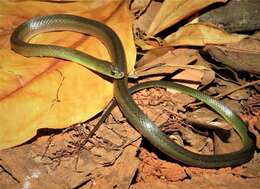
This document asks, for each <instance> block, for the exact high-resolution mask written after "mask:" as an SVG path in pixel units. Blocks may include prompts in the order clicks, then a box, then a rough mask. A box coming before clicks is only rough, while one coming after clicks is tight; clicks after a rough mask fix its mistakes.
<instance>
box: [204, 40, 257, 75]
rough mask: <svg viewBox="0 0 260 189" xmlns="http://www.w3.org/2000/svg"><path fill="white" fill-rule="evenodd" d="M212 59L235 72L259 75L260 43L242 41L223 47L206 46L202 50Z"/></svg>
mask: <svg viewBox="0 0 260 189" xmlns="http://www.w3.org/2000/svg"><path fill="white" fill-rule="evenodd" d="M204 51H206V52H208V53H209V54H210V56H212V58H214V59H215V60H217V61H219V62H221V63H222V64H224V65H227V66H229V67H231V68H232V69H234V70H236V71H246V72H249V73H255V74H260V41H259V40H255V39H250V38H249V39H244V40H242V41H240V42H238V43H233V44H227V45H225V46H218V45H216V46H215V45H208V46H206V47H205V48H204Z"/></svg>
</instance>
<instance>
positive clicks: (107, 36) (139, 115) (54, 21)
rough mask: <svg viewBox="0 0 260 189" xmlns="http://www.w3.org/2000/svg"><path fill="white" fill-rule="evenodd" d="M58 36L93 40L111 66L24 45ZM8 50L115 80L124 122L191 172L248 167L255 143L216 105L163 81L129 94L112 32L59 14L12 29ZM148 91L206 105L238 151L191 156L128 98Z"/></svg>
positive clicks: (83, 56) (75, 54)
mask: <svg viewBox="0 0 260 189" xmlns="http://www.w3.org/2000/svg"><path fill="white" fill-rule="evenodd" d="M57 30H70V31H75V32H80V33H85V34H88V35H92V36H95V37H97V38H98V39H100V40H101V41H102V42H103V43H104V44H105V46H106V47H107V49H108V51H109V53H110V56H111V59H112V63H113V65H111V64H109V63H108V62H106V61H102V60H100V59H97V58H94V57H92V56H89V55H87V54H85V53H83V52H80V51H77V50H74V49H70V48H64V47H58V46H53V45H39V44H31V43H29V40H30V39H31V38H32V37H33V36H34V35H37V34H38V33H42V32H48V31H57ZM11 46H12V49H13V50H14V51H16V52H17V53H19V54H22V55H24V56H49V57H57V58H62V59H67V60H71V61H74V62H77V63H79V64H81V65H83V66H86V67H88V68H89V69H92V70H94V71H96V72H98V73H101V74H104V75H107V76H109V77H113V78H115V79H114V80H113V83H114V96H115V98H116V101H117V103H118V105H119V107H120V109H121V110H122V112H123V114H124V115H125V117H126V118H127V119H128V121H129V122H130V123H131V124H132V125H133V126H134V127H135V128H136V129H137V130H138V131H139V132H140V133H141V134H142V135H143V136H144V137H145V138H146V139H147V140H148V141H150V142H151V143H152V144H153V145H154V146H156V147H157V148H158V149H160V150H161V151H162V152H164V153H165V154H167V155H168V156H170V157H172V158H174V159H176V160H178V161H180V162H183V163H185V164H188V165H192V166H199V167H205V168H217V167H226V166H235V165H239V164H241V163H244V162H247V161H248V160H250V159H251V158H252V156H253V153H254V143H253V141H252V139H251V138H250V137H249V136H248V131H247V128H246V126H245V124H244V122H243V121H241V119H240V118H239V117H238V116H237V115H236V114H235V113H233V112H232V111H231V110H230V109H228V108H227V107H226V106H225V105H224V104H222V103H220V102H219V101H216V100H214V99H213V98H211V97H209V96H207V95H205V94H203V93H201V92H199V91H197V90H194V89H191V88H188V87H185V86H182V85H179V84H175V83H172V82H168V81H152V82H146V83H142V84H138V85H136V86H134V87H133V88H131V89H130V90H129V89H128V87H127V83H128V80H127V69H126V58H125V53H124V49H123V46H122V44H121V41H120V39H119V38H118V36H117V35H116V34H115V33H114V32H113V30H112V29H110V28H109V27H108V26H106V25H104V24H102V23H100V22H97V21H94V20H90V19H86V18H82V17H78V16H73V15H64V14H60V15H49V16H42V17H35V18H33V19H31V20H29V21H27V22H25V23H23V24H22V25H20V26H19V27H18V28H16V30H15V31H14V32H13V34H12V36H11ZM150 87H163V88H173V89H175V90H178V91H181V92H183V93H186V94H188V95H191V96H193V97H195V98H197V99H199V100H201V101H203V102H205V103H206V104H208V105H209V106H210V107H212V108H213V109H214V110H215V111H217V112H218V113H219V114H220V115H222V116H223V117H224V118H225V120H226V121H228V122H229V123H232V124H233V125H234V129H235V130H236V131H237V133H238V134H239V135H240V137H241V140H242V143H243V148H242V149H241V150H239V151H236V152H231V153H227V154H221V155H201V154H197V153H193V152H190V151H188V150H186V149H185V148H183V147H181V146H179V145H178V144H176V143H175V142H174V141H171V140H170V139H169V138H168V137H167V136H166V135H165V134H164V133H162V132H161V131H160V129H159V128H158V127H156V125H155V124H154V123H153V122H152V121H151V120H150V119H149V118H148V117H147V116H146V115H145V114H144V113H143V112H142V111H141V110H140V109H139V107H138V106H137V105H136V103H135V102H134V101H133V99H132V97H131V94H130V93H132V92H135V91H138V90H141V89H144V88H150Z"/></svg>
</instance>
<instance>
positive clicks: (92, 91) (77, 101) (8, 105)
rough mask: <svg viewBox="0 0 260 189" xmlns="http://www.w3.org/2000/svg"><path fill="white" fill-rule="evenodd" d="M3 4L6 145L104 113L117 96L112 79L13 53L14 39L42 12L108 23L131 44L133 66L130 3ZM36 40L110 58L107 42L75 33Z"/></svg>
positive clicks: (0, 65)
mask: <svg viewBox="0 0 260 189" xmlns="http://www.w3.org/2000/svg"><path fill="white" fill-rule="evenodd" d="M0 4H1V5H0V12H1V17H0V29H1V33H3V35H0V37H1V38H4V39H1V40H0V41H1V42H2V44H4V45H3V47H2V48H1V49H0V120H1V125H0V131H1V132H0V148H8V147H11V146H15V145H18V144H21V143H23V142H25V141H27V140H28V139H30V138H32V137H33V136H34V135H35V134H36V131H37V129H39V128H64V127H67V126H70V125H73V124H76V123H79V122H82V121H86V120H87V119H89V118H91V117H93V116H94V115H95V114H97V113H98V112H99V111H101V110H102V109H103V108H104V107H105V105H106V104H107V103H108V102H109V100H110V99H111V98H112V95H113V89H112V83H111V82H109V81H106V80H104V79H103V78H101V77H100V76H98V75H97V74H95V73H93V72H91V71H89V70H88V69H86V68H84V67H82V66H79V65H78V64H76V63H71V62H66V61H63V60H59V59H54V58H36V57H33V58H25V57H23V56H21V55H18V54H16V53H14V52H13V51H11V49H10V44H9V37H10V35H11V32H12V31H13V29H14V28H15V27H16V26H17V25H18V24H20V23H22V22H24V21H26V20H27V19H29V18H31V17H33V16H36V15H39V14H40V15H46V14H54V13H67V14H68V13H69V14H74V15H80V16H83V17H88V18H92V19H96V20H99V21H102V22H103V23H105V24H107V25H109V26H110V27H112V28H113V29H114V30H115V32H116V33H117V34H118V35H119V37H120V39H121V41H122V43H123V45H124V47H125V52H126V56H127V61H128V69H129V70H131V69H132V68H133V65H134V62H135V47H134V42H133V38H132V25H131V16H130V14H129V12H128V8H127V3H126V2H125V1H107V2H106V3H101V1H81V2H70V3H64V4H61V3H54V2H43V1H39V2H38V1H19V2H14V1H1V3H0ZM61 5H62V6H61ZM28 7H30V8H29V9H28ZM7 20H8V21H9V22H7ZM122 20H124V22H122ZM2 21H4V22H2ZM5 23H9V24H7V25H5ZM32 42H37V43H47V44H49V43H54V44H56V45H63V46H66V47H71V48H77V49H79V50H82V51H84V52H86V53H89V54H91V55H93V56H96V57H98V58H101V59H107V60H109V55H108V52H107V50H106V49H105V47H104V46H103V44H102V43H101V42H99V41H98V40H97V39H95V38H93V37H88V36H85V35H82V34H79V33H75V32H60V33H59V34H58V35H57V32H50V33H46V34H40V35H38V36H37V37H35V38H34V39H33V41H32ZM93 97H95V98H93ZM10 115H12V116H10Z"/></svg>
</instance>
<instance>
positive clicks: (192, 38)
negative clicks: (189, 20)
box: [165, 23, 246, 46]
mask: <svg viewBox="0 0 260 189" xmlns="http://www.w3.org/2000/svg"><path fill="white" fill-rule="evenodd" d="M245 37H246V35H238V34H230V33H227V32H225V31H223V30H221V29H220V28H217V27H215V26H211V25H207V24H200V23H197V24H188V25H185V26H183V27H181V28H180V29H179V30H178V31H177V32H175V33H173V34H171V35H169V36H167V37H166V38H165V41H166V45H172V46H183V45H191V46H204V45H207V44H225V43H235V42H238V41H240V40H242V39H244V38H245Z"/></svg>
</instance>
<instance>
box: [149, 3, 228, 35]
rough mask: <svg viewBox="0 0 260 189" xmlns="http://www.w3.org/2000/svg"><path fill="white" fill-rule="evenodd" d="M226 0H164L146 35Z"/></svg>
mask: <svg viewBox="0 0 260 189" xmlns="http://www.w3.org/2000/svg"><path fill="white" fill-rule="evenodd" d="M226 1H227V0H196V1H194V0H175V1H172V0H165V1H164V2H163V4H162V6H161V8H160V10H159V12H158V13H157V15H156V17H155V18H154V20H153V22H152V24H151V25H150V28H149V30H148V35H155V34H157V33H159V32H160V31H162V30H164V29H165V28H168V27H170V26H172V25H174V24H176V23H177V22H179V21H181V20H182V19H184V18H187V17H188V16H191V15H192V14H194V13H195V12H198V11H199V10H201V9H203V8H205V7H207V6H209V5H211V4H213V3H216V2H226Z"/></svg>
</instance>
